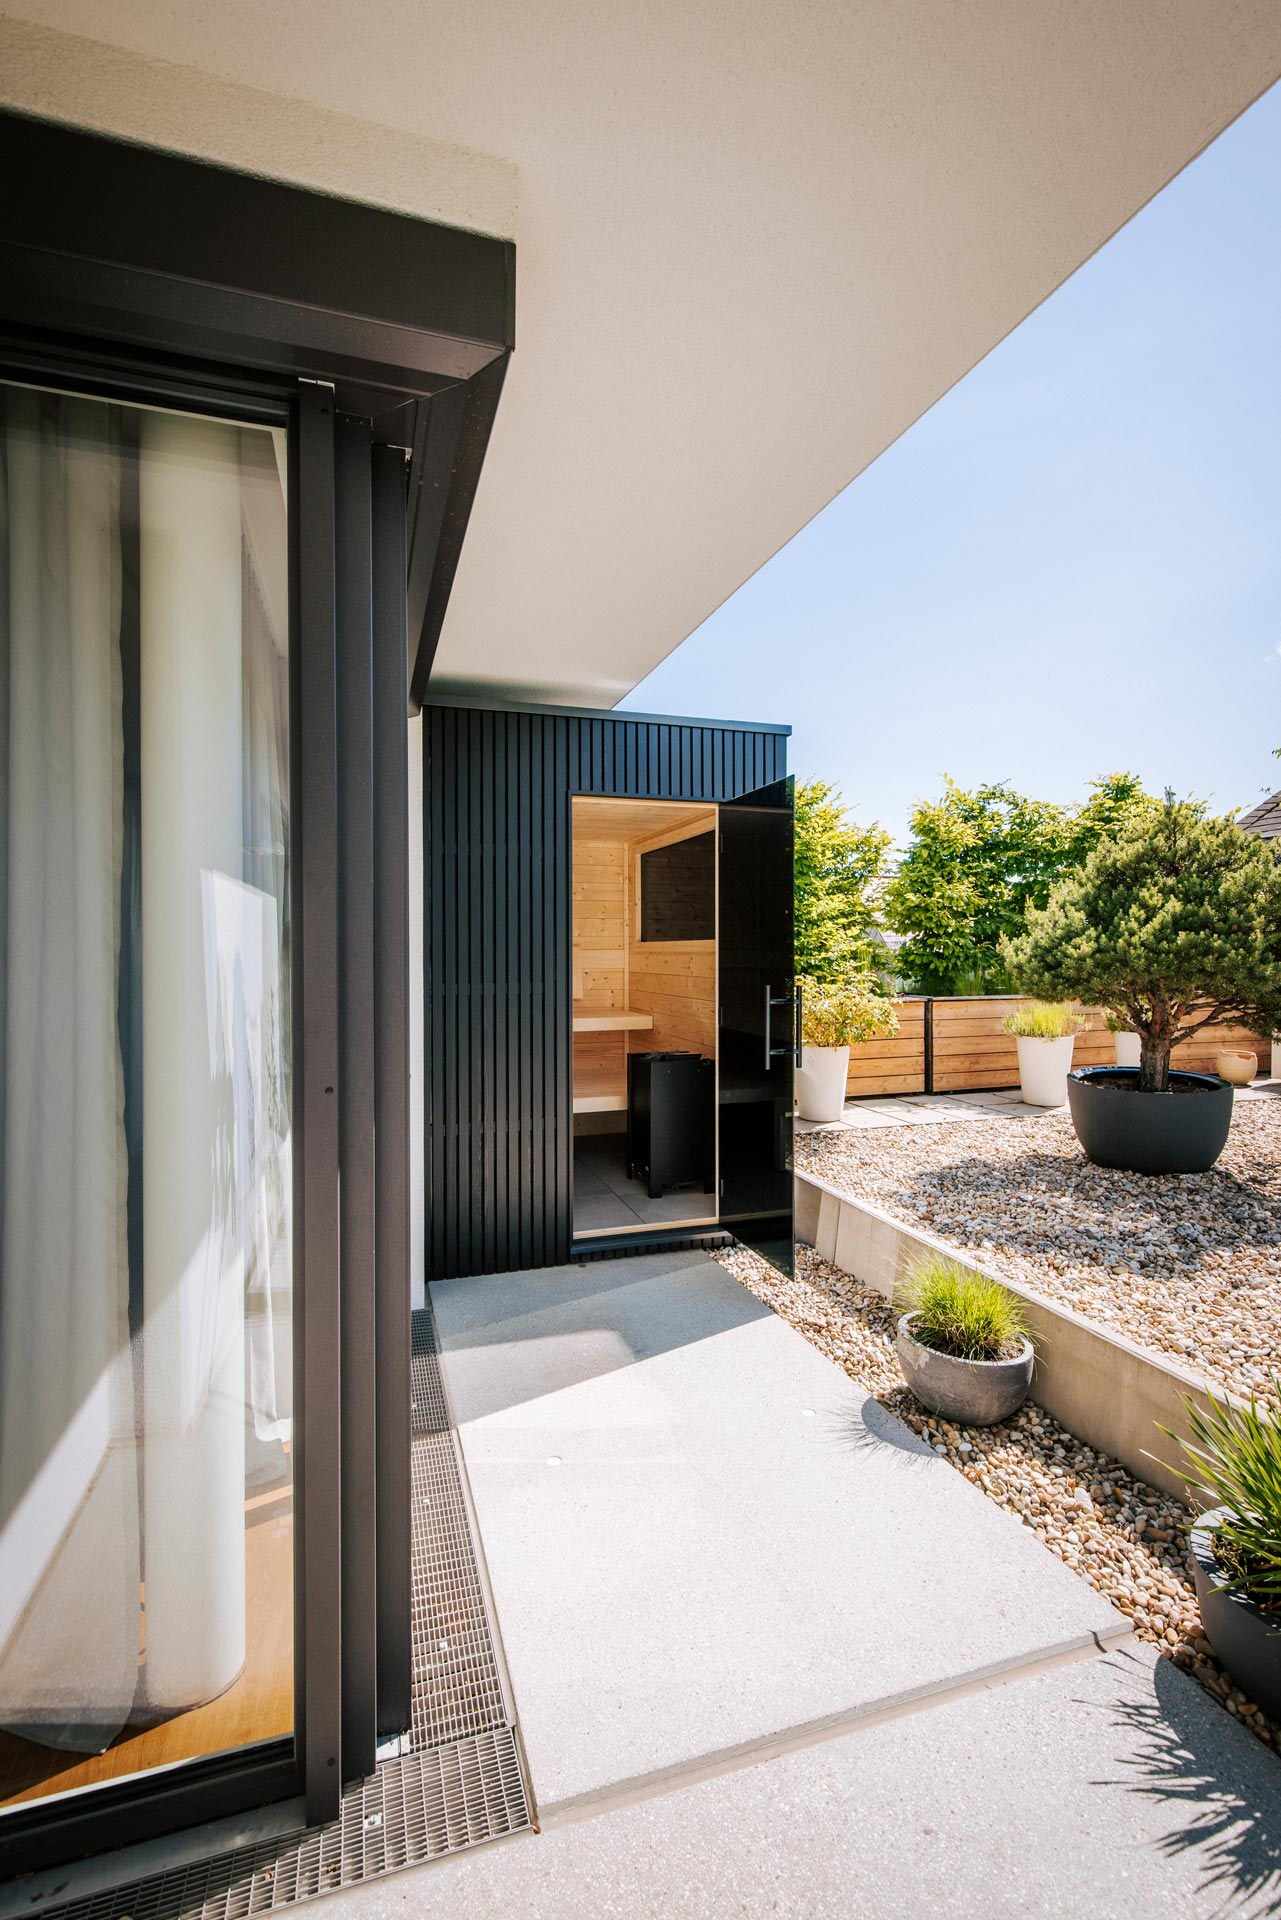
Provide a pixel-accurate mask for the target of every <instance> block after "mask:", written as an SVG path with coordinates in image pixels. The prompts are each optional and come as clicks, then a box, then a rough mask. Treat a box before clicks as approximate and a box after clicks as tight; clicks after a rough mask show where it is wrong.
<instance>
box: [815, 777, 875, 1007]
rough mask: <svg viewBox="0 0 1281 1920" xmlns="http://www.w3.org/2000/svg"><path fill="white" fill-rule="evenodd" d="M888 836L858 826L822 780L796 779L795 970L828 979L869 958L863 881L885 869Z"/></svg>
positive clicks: (868, 909) (869, 918) (869, 917)
mask: <svg viewBox="0 0 1281 1920" xmlns="http://www.w3.org/2000/svg"><path fill="white" fill-rule="evenodd" d="M889 847H890V836H889V835H888V833H885V832H883V831H882V829H881V828H880V827H877V826H871V827H860V826H859V825H858V824H857V822H856V821H854V820H852V819H851V818H850V815H849V812H848V810H847V808H846V806H845V803H844V801H843V800H842V799H841V796H840V794H839V793H838V792H837V790H836V788H835V787H834V786H833V785H832V784H831V782H830V781H827V780H805V781H798V782H797V787H796V971H797V974H798V975H800V976H801V977H803V978H805V979H807V980H812V981H814V982H815V983H816V984H822V985H830V984H834V983H836V982H838V981H841V980H845V979H847V978H848V977H849V975H850V974H851V973H855V972H859V971H863V970H866V969H867V968H868V966H869V965H870V964H871V962H872V943H871V940H870V937H869V936H870V932H871V928H872V924H873V920H874V917H875V915H874V909H873V907H872V904H871V902H870V901H869V899H868V889H869V887H870V886H871V883H872V882H873V881H874V880H877V879H879V878H880V877H881V876H882V875H883V874H884V872H885V866H886V861H887V858H888V856H889Z"/></svg>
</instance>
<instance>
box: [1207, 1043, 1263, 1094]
mask: <svg viewBox="0 0 1281 1920" xmlns="http://www.w3.org/2000/svg"><path fill="white" fill-rule="evenodd" d="M1214 1071H1215V1072H1216V1073H1217V1074H1218V1076H1219V1078H1220V1080H1226V1081H1228V1082H1229V1083H1230V1084H1231V1085H1232V1086H1234V1087H1248V1086H1249V1084H1250V1082H1251V1081H1252V1080H1253V1078H1254V1076H1255V1074H1256V1073H1257V1072H1258V1071H1259V1056H1258V1054H1257V1053H1239V1052H1237V1051H1236V1050H1235V1049H1234V1048H1230V1047H1225V1048H1224V1050H1223V1052H1222V1053H1216V1054H1215V1056H1214Z"/></svg>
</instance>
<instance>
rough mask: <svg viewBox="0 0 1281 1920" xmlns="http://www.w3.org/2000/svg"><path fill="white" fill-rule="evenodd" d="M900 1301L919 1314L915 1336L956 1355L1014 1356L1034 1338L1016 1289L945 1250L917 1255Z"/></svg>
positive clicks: (967, 1357) (922, 1342)
mask: <svg viewBox="0 0 1281 1920" xmlns="http://www.w3.org/2000/svg"><path fill="white" fill-rule="evenodd" d="M899 1305H900V1310H901V1311H902V1312H904V1313H911V1314H913V1315H915V1318H914V1319H913V1321H912V1324H911V1326H910V1328H909V1329H908V1331H909V1332H910V1334H911V1336H912V1338H913V1339H914V1340H916V1341H918V1342H919V1343H920V1345H921V1346H923V1347H932V1348H933V1349H934V1350H935V1351H936V1352H938V1353H947V1354H950V1355H951V1356H952V1358H953V1359H954V1360H1012V1359H1014V1358H1015V1357H1016V1356H1017V1355H1018V1354H1019V1353H1021V1352H1022V1350H1023V1342H1024V1341H1025V1340H1026V1339H1027V1337H1028V1333H1027V1326H1026V1324H1025V1322H1024V1318H1023V1310H1022V1308H1021V1307H1020V1305H1019V1303H1018V1301H1017V1300H1016V1299H1015V1297H1014V1295H1013V1294H1012V1293H1010V1292H1009V1291H1008V1290H1007V1289H1006V1288H1005V1287H1003V1286H1002V1285H1001V1284H1000V1282H999V1281H997V1280H989V1279H988V1278H987V1277H986V1275H984V1274H981V1273H971V1272H970V1271H969V1270H968V1268H966V1267H962V1266H958V1265H957V1263H956V1261H954V1260H948V1259H946V1258H945V1257H944V1256H943V1255H942V1254H937V1253H927V1254H923V1255H922V1256H921V1258H920V1259H919V1260H917V1262H916V1263H915V1265H914V1266H913V1268H912V1270H911V1272H910V1274H909V1275H908V1278H907V1280H906V1282H905V1283H904V1285H903V1287H902V1288H901V1289H900V1293H899Z"/></svg>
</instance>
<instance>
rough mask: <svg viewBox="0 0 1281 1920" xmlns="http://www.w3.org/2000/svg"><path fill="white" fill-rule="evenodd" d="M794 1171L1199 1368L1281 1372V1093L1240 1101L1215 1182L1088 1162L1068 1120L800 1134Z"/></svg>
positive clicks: (1256, 1384)
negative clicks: (1156, 1175)
mask: <svg viewBox="0 0 1281 1920" xmlns="http://www.w3.org/2000/svg"><path fill="white" fill-rule="evenodd" d="M796 1165H797V1167H798V1168H799V1169H800V1170H801V1171H803V1172H810V1173H813V1174H814V1175H816V1176H817V1177H818V1178H819V1179H821V1180H825V1181H826V1182H827V1183H828V1184H829V1185H830V1186H833V1187H837V1188H839V1189H840V1190H841V1191H842V1192H843V1193H848V1194H851V1195H853V1196H854V1197H855V1198H856V1199H861V1200H869V1201H871V1202H872V1203H873V1205H875V1206H878V1207H881V1208H882V1209H884V1211H885V1212H887V1213H890V1214H893V1215H894V1216H895V1217H896V1218H897V1219H900V1220H903V1221H905V1222H907V1223H908V1224H910V1225H914V1226H923V1227H925V1228H927V1229H928V1230H929V1231H930V1232H931V1233H935V1234H937V1235H938V1236H939V1238H940V1239H943V1240H948V1241H951V1242H952V1244H953V1245H954V1246H956V1247H958V1248H965V1249H966V1250H967V1251H969V1252H971V1253H973V1254H975V1255H976V1256H978V1257H979V1258H981V1260H982V1262H983V1264H984V1265H985V1266H987V1267H990V1268H992V1269H994V1270H995V1271H996V1272H999V1273H1003V1274H1007V1275H1008V1276H1009V1277H1010V1278H1011V1279H1014V1280H1020V1281H1023V1282H1024V1283H1026V1284H1027V1285H1028V1286H1029V1287H1032V1288H1034V1289H1035V1290H1036V1291H1037V1292H1039V1293H1043V1294H1047V1295H1049V1296H1051V1297H1052V1298H1054V1299H1056V1300H1062V1301H1064V1302H1065V1303H1066V1304H1067V1305H1068V1306H1070V1307H1075V1308H1076V1309H1077V1311H1078V1312H1080V1313H1083V1314H1085V1315H1087V1316H1088V1317H1089V1318H1090V1319H1092V1320H1096V1321H1101V1322H1105V1323H1106V1324H1107V1325H1108V1326H1110V1327H1113V1328H1115V1329H1117V1330H1118V1331H1119V1332H1122V1333H1124V1334H1126V1335H1128V1336H1129V1338H1130V1339H1132V1340H1135V1341H1137V1342H1138V1343H1139V1344H1140V1345H1142V1346H1147V1347H1152V1348H1155V1349H1157V1350H1158V1351H1160V1352H1162V1353H1167V1354H1170V1355H1172V1356H1173V1357H1174V1358H1175V1359H1177V1360H1181V1361H1182V1362H1183V1363H1184V1364H1185V1365H1188V1366H1191V1367H1193V1368H1194V1369H1196V1370H1197V1371H1198V1372H1200V1373H1203V1374H1204V1375H1205V1377H1206V1379H1207V1380H1208V1381H1209V1382H1210V1383H1211V1384H1212V1385H1219V1386H1229V1387H1233V1388H1235V1389H1236V1390H1237V1391H1238V1392H1239V1393H1243V1394H1249V1393H1251V1392H1253V1393H1256V1394H1258V1395H1259V1396H1260V1397H1261V1398H1271V1395H1272V1391H1273V1381H1274V1377H1275V1376H1276V1374H1277V1373H1278V1372H1281V1099H1277V1100H1272V1099H1268V1100H1249V1101H1238V1102H1237V1105H1236V1111H1235V1113H1234V1115H1233V1119H1232V1130H1231V1133H1230V1134H1229V1137H1228V1144H1227V1147H1226V1148H1225V1149H1224V1152H1223V1155H1222V1157H1221V1159H1220V1160H1219V1163H1218V1165H1217V1166H1216V1167H1214V1168H1212V1169H1211V1171H1210V1172H1209V1173H1198V1174H1185V1175H1179V1176H1166V1177H1163V1178H1160V1179H1152V1178H1149V1177H1146V1176H1144V1175H1142V1174H1126V1173H1116V1172H1113V1171H1111V1170H1110V1169H1108V1168H1104V1167H1095V1166H1091V1165H1090V1163H1089V1162H1088V1161H1087V1160H1086V1159H1085V1157H1084V1155H1083V1154H1082V1152H1081V1149H1080V1147H1079V1146H1078V1144H1077V1140H1076V1135H1075V1134H1074V1133H1073V1131H1072V1123H1071V1121H1070V1119H1069V1118H1068V1116H1067V1114H1066V1113H1062V1112H1052V1113H1047V1114H1045V1115H1044V1116H1043V1117H1042V1116H1038V1117H1036V1118H1031V1119H1030V1118H1023V1117H1021V1118H1018V1119H1000V1118H993V1119H990V1120H989V1119H982V1120H979V1119H975V1120H966V1121H960V1122H956V1123H950V1122H949V1123H946V1124H942V1125H937V1126H897V1127H886V1128H881V1129H877V1130H872V1129H867V1130H842V1131H832V1132H826V1133H815V1134H809V1135H805V1136H801V1137H799V1138H798V1139H797V1141H796Z"/></svg>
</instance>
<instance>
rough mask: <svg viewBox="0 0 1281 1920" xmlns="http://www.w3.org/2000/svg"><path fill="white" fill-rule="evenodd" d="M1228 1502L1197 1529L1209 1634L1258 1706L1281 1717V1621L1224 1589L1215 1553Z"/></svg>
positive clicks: (1196, 1566) (1195, 1545) (1197, 1563)
mask: <svg viewBox="0 0 1281 1920" xmlns="http://www.w3.org/2000/svg"><path fill="white" fill-rule="evenodd" d="M1226 1518H1227V1508H1226V1507H1215V1508H1214V1509H1213V1511H1212V1512H1210V1513H1203V1514H1202V1515H1201V1518H1200V1520H1199V1521H1198V1523H1197V1525H1196V1526H1195V1527H1194V1528H1193V1529H1192V1577H1193V1579H1194V1580H1195V1582H1196V1597H1197V1604H1198V1605H1199V1607H1200V1609H1201V1624H1202V1626H1203V1627H1204V1628H1205V1637H1206V1639H1207V1640H1208V1641H1209V1642H1210V1645H1211V1646H1212V1647H1213V1648H1214V1651H1215V1652H1216V1653H1217V1654H1218V1656H1219V1658H1220V1660H1222V1662H1223V1664H1224V1666H1225V1667H1226V1668H1227V1670H1228V1672H1229V1673H1230V1674H1231V1675H1232V1678H1233V1679H1234V1680H1235V1681H1236V1683H1237V1685H1238V1686H1239V1687H1240V1688H1241V1690H1242V1692H1243V1693H1245V1694H1246V1695H1247V1696H1248V1698H1249V1699H1251V1700H1253V1701H1254V1703H1255V1705H1256V1706H1259V1707H1262V1708H1263V1711H1264V1712H1265V1713H1266V1714H1269V1715H1270V1716H1271V1718H1272V1719H1273V1720H1281V1622H1278V1621H1277V1620H1276V1619H1275V1618H1273V1619H1271V1620H1270V1619H1269V1618H1268V1616H1267V1615H1266V1614H1265V1613H1263V1612H1262V1611H1261V1610H1260V1609H1259V1608H1258V1607H1256V1606H1255V1604H1254V1601H1253V1600H1251V1599H1249V1598H1247V1596H1246V1595H1245V1594H1244V1593H1220V1592H1218V1591H1216V1589H1217V1588H1219V1587H1221V1586H1222V1584H1223V1581H1224V1579H1225V1578H1226V1574H1225V1572H1224V1569H1223V1568H1222V1567H1221V1566H1220V1565H1219V1562H1218V1561H1217V1560H1216V1559H1215V1557H1214V1530H1215V1528H1216V1527H1217V1526H1218V1524H1219V1522H1220V1520H1225V1519H1226Z"/></svg>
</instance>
